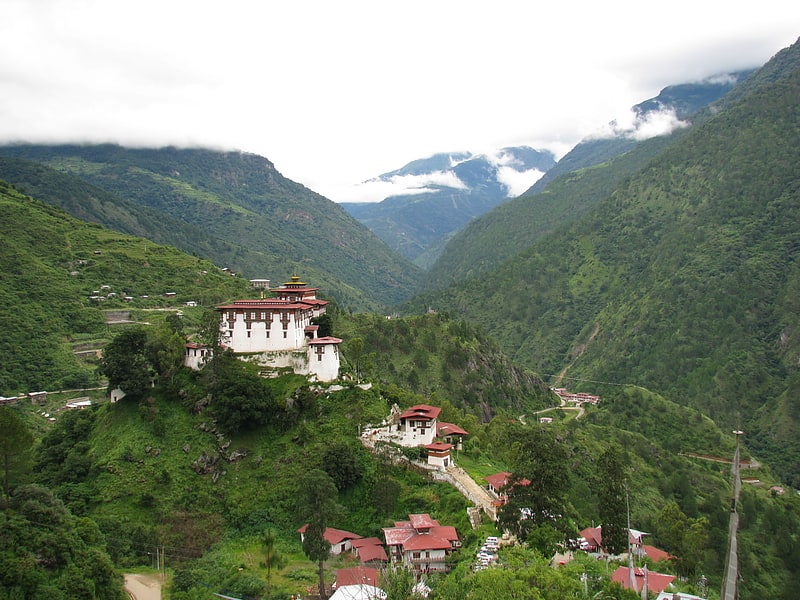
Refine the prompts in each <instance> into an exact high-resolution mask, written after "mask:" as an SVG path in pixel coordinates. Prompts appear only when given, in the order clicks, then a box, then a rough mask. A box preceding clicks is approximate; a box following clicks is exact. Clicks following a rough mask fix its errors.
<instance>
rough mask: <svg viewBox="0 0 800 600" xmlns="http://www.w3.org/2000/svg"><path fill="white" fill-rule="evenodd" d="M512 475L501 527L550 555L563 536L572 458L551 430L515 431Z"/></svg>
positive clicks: (499, 516) (502, 509)
mask: <svg viewBox="0 0 800 600" xmlns="http://www.w3.org/2000/svg"><path fill="white" fill-rule="evenodd" d="M511 433H512V435H513V439H515V440H516V441H515V442H514V444H513V446H512V451H511V464H512V469H513V470H512V475H511V477H510V478H509V483H508V486H507V492H508V503H507V504H505V505H504V506H502V507H501V509H500V512H499V515H498V518H499V521H500V524H501V525H502V526H503V527H504V528H505V529H507V530H510V531H513V532H514V533H516V534H517V535H518V536H519V537H520V538H522V539H525V540H529V541H530V542H531V543H533V544H535V545H537V547H539V549H540V550H542V551H543V552H546V553H547V552H550V550H551V546H553V544H554V543H557V542H559V541H561V540H560V539H559V537H560V538H563V535H561V532H562V530H563V529H564V524H565V521H566V517H567V515H566V513H567V511H568V508H569V506H568V501H567V492H568V491H569V487H570V478H569V473H570V470H569V460H568V459H569V457H568V455H567V452H566V449H565V447H564V445H563V444H561V443H560V442H559V441H558V440H557V439H556V438H555V436H554V434H553V433H552V432H550V431H548V430H545V429H543V428H540V427H536V428H530V429H520V428H514V429H513V431H511Z"/></svg>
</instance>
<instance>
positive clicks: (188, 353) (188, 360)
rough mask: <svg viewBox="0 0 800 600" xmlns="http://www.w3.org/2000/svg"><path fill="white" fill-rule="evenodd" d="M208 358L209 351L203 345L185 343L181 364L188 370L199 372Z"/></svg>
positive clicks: (209, 355)
mask: <svg viewBox="0 0 800 600" xmlns="http://www.w3.org/2000/svg"><path fill="white" fill-rule="evenodd" d="M209 358H211V350H210V348H209V347H208V346H206V345H204V344H198V343H197V342H187V343H186V345H185V346H184V355H183V364H184V365H185V366H187V367H189V368H190V369H194V370H195V371H199V370H200V369H202V368H203V365H204V364H206V361H207V360H208V359H209Z"/></svg>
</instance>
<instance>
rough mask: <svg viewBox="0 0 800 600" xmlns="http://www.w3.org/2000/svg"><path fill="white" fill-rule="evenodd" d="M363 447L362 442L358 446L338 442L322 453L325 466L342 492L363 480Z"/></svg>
mask: <svg viewBox="0 0 800 600" xmlns="http://www.w3.org/2000/svg"><path fill="white" fill-rule="evenodd" d="M361 448H363V446H361V445H360V444H359V446H358V448H357V447H355V446H353V445H352V444H346V443H344V442H337V443H335V444H333V445H332V446H330V447H329V448H328V449H327V450H326V451H325V453H324V454H323V455H322V464H323V468H324V470H325V472H326V473H327V474H328V475H329V476H330V477H331V479H332V480H333V483H334V484H335V485H336V489H338V490H339V491H340V492H343V491H345V490H346V489H348V488H350V487H352V486H354V485H355V484H356V483H358V482H359V481H360V480H361V476H362V474H363V471H364V467H363V466H362V465H361V461H360V460H359V458H360V457H359V449H361Z"/></svg>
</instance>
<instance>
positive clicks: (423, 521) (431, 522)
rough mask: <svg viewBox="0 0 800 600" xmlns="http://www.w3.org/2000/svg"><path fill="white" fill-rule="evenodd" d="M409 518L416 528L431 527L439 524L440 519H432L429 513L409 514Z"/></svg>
mask: <svg viewBox="0 0 800 600" xmlns="http://www.w3.org/2000/svg"><path fill="white" fill-rule="evenodd" d="M408 520H409V521H410V522H411V527H413V528H414V529H430V528H431V527H436V526H438V525H439V521H437V520H436V519H431V516H430V515H429V514H427V513H421V514H416V515H408Z"/></svg>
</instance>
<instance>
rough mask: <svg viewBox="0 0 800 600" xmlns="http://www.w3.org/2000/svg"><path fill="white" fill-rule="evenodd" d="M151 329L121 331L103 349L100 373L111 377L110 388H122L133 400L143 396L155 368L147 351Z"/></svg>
mask: <svg viewBox="0 0 800 600" xmlns="http://www.w3.org/2000/svg"><path fill="white" fill-rule="evenodd" d="M146 346H147V332H146V331H145V330H144V329H142V328H136V329H128V330H126V331H123V332H122V333H120V334H118V335H117V336H116V337H115V338H114V339H113V340H111V342H109V344H108V345H107V346H106V347H105V348H104V349H103V361H102V363H101V364H100V373H101V374H103V375H105V376H106V377H108V390H109V391H111V390H113V389H115V388H120V389H121V390H122V391H123V392H125V395H126V396H128V397H130V398H131V399H133V400H141V399H142V398H143V397H144V395H145V393H146V392H147V388H148V386H149V385H150V379H151V377H152V374H153V371H152V368H151V364H150V361H149V360H148V358H147V354H146Z"/></svg>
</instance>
